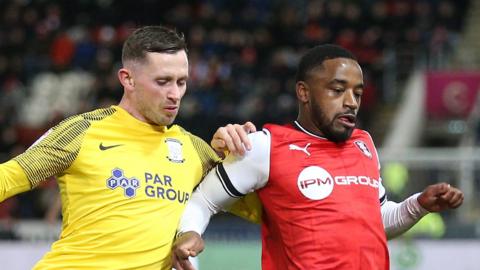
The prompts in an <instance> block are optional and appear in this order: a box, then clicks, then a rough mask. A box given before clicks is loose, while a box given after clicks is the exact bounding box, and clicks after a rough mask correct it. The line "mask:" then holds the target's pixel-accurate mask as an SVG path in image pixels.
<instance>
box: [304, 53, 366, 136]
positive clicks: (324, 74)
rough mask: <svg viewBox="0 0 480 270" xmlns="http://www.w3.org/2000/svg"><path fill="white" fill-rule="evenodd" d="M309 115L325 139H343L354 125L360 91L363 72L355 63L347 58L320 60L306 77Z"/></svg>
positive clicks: (349, 133) (361, 90)
mask: <svg viewBox="0 0 480 270" xmlns="http://www.w3.org/2000/svg"><path fill="white" fill-rule="evenodd" d="M306 84H307V86H308V87H309V89H310V91H309V94H310V95H309V99H310V103H309V106H310V118H311V120H312V122H313V124H314V125H315V127H316V128H317V129H318V131H320V133H321V134H322V135H323V136H324V137H326V138H327V139H329V140H331V141H334V142H343V141H346V140H347V139H348V138H350V136H351V135H352V132H353V129H354V128H355V124H356V119H357V117H356V116H357V112H358V109H359V107H360V101H361V96H362V94H363V74H362V69H361V68H360V66H359V65H358V63H357V62H356V61H354V60H352V59H348V58H335V59H329V60H326V61H324V62H323V65H322V66H321V67H318V68H316V69H313V70H312V71H310V72H309V76H307V80H306Z"/></svg>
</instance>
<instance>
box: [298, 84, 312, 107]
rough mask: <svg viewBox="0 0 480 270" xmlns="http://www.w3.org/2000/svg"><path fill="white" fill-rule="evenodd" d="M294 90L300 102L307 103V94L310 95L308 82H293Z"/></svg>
mask: <svg viewBox="0 0 480 270" xmlns="http://www.w3.org/2000/svg"><path fill="white" fill-rule="evenodd" d="M295 91H296V92H297V98H298V100H300V102H302V103H308V101H309V99H310V98H309V95H310V93H309V92H310V88H309V87H308V84H307V83H306V82H304V81H298V82H297V83H296V84H295Z"/></svg>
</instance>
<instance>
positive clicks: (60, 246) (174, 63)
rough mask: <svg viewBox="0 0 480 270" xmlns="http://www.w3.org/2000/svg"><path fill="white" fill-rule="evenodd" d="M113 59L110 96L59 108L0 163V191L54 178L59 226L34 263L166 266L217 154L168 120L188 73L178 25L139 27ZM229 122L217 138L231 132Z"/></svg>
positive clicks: (19, 189) (51, 265)
mask: <svg viewBox="0 0 480 270" xmlns="http://www.w3.org/2000/svg"><path fill="white" fill-rule="evenodd" d="M122 63H123V67H122V68H121V69H120V70H119V71H118V78H119V80H120V83H121V84H122V85H123V88H124V94H123V97H122V100H121V101H120V103H119V105H118V106H111V107H109V108H103V109H97V110H94V111H91V112H87V113H83V114H80V115H76V116H73V117H70V118H67V119H66V120H64V121H62V122H61V123H60V124H58V125H57V126H55V127H53V128H51V129H50V130H49V131H47V132H46V133H45V134H44V135H43V136H42V137H41V138H39V139H38V140H37V142H35V143H34V144H33V145H32V146H31V147H30V148H29V149H28V150H27V151H25V152H24V153H22V154H20V155H19V156H17V157H15V158H13V159H12V160H10V161H8V162H6V163H3V164H1V165H0V200H1V201H3V200H4V199H6V198H8V197H11V196H13V195H15V194H18V193H21V192H24V191H27V190H30V189H33V188H35V187H36V186H37V185H38V184H39V183H40V182H41V181H43V180H44V179H45V178H47V177H49V176H52V175H55V176H56V178H57V180H58V184H59V187H60V193H61V198H62V213H63V227H62V233H61V236H60V239H59V240H58V241H56V242H55V243H54V244H53V245H52V248H51V251H50V252H48V253H47V254H46V255H45V256H44V257H43V258H42V259H41V261H40V262H38V264H37V265H36V266H35V268H34V269H115V270H119V269H156V270H158V269H171V255H170V254H171V253H170V252H171V251H170V249H171V246H172V241H173V240H174V236H175V230H176V228H177V225H178V222H179V219H180V216H181V214H182V212H183V209H184V207H185V204H186V202H187V201H188V200H189V198H190V196H191V193H192V190H193V188H194V187H195V186H196V185H197V184H198V183H199V182H200V181H201V179H202V177H203V176H204V175H205V174H206V173H207V172H208V171H209V170H210V169H211V168H212V167H213V166H214V165H215V164H216V163H218V162H219V161H220V159H219V157H218V156H217V155H216V153H215V152H214V151H213V150H212V149H211V148H210V146H209V145H208V144H207V143H205V142H204V141H203V140H201V139H200V138H198V137H196V136H194V135H192V134H191V133H189V132H187V131H186V130H184V129H183V128H181V127H180V126H177V125H172V126H170V125H171V124H172V123H173V121H174V119H175V116H176V115H177V112H178V109H179V106H180V100H181V99H182V97H183V95H184V94H185V91H186V82H187V79H188V59H187V53H186V45H185V40H184V38H183V35H181V34H179V33H177V32H175V31H173V30H170V29H167V28H165V27H162V26H146V27H142V28H139V29H137V30H136V31H135V32H133V33H132V34H131V35H130V36H129V37H128V39H127V40H126V41H125V43H124V46H123V51H122ZM168 126H170V127H168ZM252 126H253V125H252V124H251V123H248V124H246V125H244V126H239V125H236V128H238V127H241V128H245V129H249V128H252ZM230 127H231V125H230ZM253 128H254V127H253ZM231 130H233V132H231V133H230V134H229V133H228V132H226V133H223V135H224V136H225V137H223V139H224V140H225V141H229V140H230V141H231V139H232V137H231V136H236V138H235V139H237V140H238V138H239V137H238V134H236V133H235V129H234V128H233V129H231ZM219 136H222V134H220V135H219Z"/></svg>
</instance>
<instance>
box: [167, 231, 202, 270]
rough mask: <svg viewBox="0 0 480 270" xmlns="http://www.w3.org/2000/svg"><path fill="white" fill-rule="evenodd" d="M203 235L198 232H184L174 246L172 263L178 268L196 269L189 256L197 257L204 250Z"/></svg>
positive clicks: (179, 269) (182, 269) (181, 269)
mask: <svg viewBox="0 0 480 270" xmlns="http://www.w3.org/2000/svg"><path fill="white" fill-rule="evenodd" d="M203 248H204V243H203V239H202V237H201V236H200V235H199V234H198V233H196V232H186V233H182V234H181V235H180V236H179V237H177V239H175V242H174V243H173V247H172V264H173V268H175V269H177V270H195V267H193V265H192V263H191V262H190V261H189V260H188V257H195V256H197V255H198V254H200V252H202V251H203Z"/></svg>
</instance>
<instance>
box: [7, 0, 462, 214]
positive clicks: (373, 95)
mask: <svg viewBox="0 0 480 270" xmlns="http://www.w3.org/2000/svg"><path fill="white" fill-rule="evenodd" d="M467 8H468V0H458V1H454V0H440V1H435V0H418V1H415V0H399V1H393V0H391V1H380V0H361V1H353V0H351V1H347V0H345V1H326V0H311V1H308V0H296V1H286V0H283V1H282V0H271V1H268V0H236V1H221V0H211V1H207V0H204V1H155V0H137V1H113V0H79V1H49V0H11V1H8V0H3V1H0V14H1V16H0V105H1V106H0V132H1V133H0V158H1V161H2V162H3V161H5V160H7V159H9V158H11V157H13V156H15V155H16V154H18V153H20V152H22V151H24V150H25V149H26V148H27V147H28V146H29V145H31V144H32V143H33V142H34V141H35V139H36V138H38V137H39V136H40V135H41V134H42V133H43V132H45V131H46V130H47V129H48V128H49V127H51V126H52V125H54V124H56V123H58V121H60V120H62V119H63V118H65V117H67V116H70V115H72V114H76V113H80V112H84V111H88V110H91V109H93V108H96V107H105V106H109V105H112V104H116V103H118V101H119V100H120V98H121V96H122V88H121V87H120V84H119V83H118V80H117V75H116V71H117V69H118V68H119V67H120V65H121V63H120V54H121V45H122V42H123V41H124V39H125V37H126V36H127V35H128V34H129V33H130V32H131V31H132V30H133V29H134V28H135V27H136V26H139V25H150V24H164V25H168V26H171V27H174V28H176V29H177V30H179V31H182V32H183V33H184V34H185V36H186V39H187V42H188V47H189V52H188V54H189V59H190V68H191V72H190V79H189V82H188V91H187V94H186V96H185V97H184V99H183V101H182V108H181V110H180V115H179V117H178V121H177V122H178V123H179V124H181V125H182V126H184V127H185V128H187V129H188V130H190V131H192V132H193V133H195V134H198V135H200V136H201V137H203V138H204V139H206V140H207V141H209V138H210V136H211V134H213V132H214V131H215V129H216V128H217V127H219V126H221V125H224V124H226V123H231V122H236V123H238V122H244V121H246V120H250V121H253V122H254V123H255V124H256V125H257V127H260V126H261V125H262V124H263V123H265V122H274V123H285V122H287V121H290V120H292V119H294V118H295V117H296V110H297V104H296V99H295V96H294V74H295V67H296V65H297V62H298V60H299V57H300V56H301V55H302V53H303V52H304V51H305V50H306V49H308V48H310V47H312V46H314V45H316V44H321V43H336V44H339V45H341V46H343V47H345V48H347V49H349V50H351V51H352V52H353V53H354V54H355V55H356V56H357V57H358V60H359V62H360V64H361V66H362V67H363V69H364V70H363V71H364V76H365V79H366V86H367V91H366V92H365V95H364V97H363V100H362V109H361V115H360V125H361V126H362V127H364V128H368V126H369V123H370V121H369V120H370V117H369V116H371V115H372V114H373V113H375V111H376V109H377V108H378V106H381V105H382V104H384V103H385V102H386V101H388V102H391V100H387V96H388V95H387V94H386V93H387V91H388V89H385V83H384V81H385V69H386V65H388V64H389V61H388V57H387V55H386V54H387V52H392V51H393V52H396V53H397V54H396V55H400V57H404V56H405V57H413V58H415V57H419V56H422V57H425V58H426V59H427V61H428V60H429V59H428V58H431V59H430V61H437V60H438V59H440V58H439V57H437V56H438V55H444V54H448V53H451V52H452V51H453V49H454V47H455V44H456V42H457V40H458V35H459V34H460V32H461V30H462V24H463V18H464V16H465V12H466V10H467ZM410 62H411V63H412V64H414V62H415V61H410ZM402 68H403V71H404V72H405V73H408V72H409V70H410V68H412V66H406V67H405V66H404V67H402ZM45 185H46V189H43V190H40V191H35V192H31V193H26V194H23V195H20V196H17V197H16V198H13V199H10V200H9V201H7V202H5V203H2V204H1V205H0V219H1V218H5V217H10V216H11V215H12V213H15V214H14V215H15V217H17V218H39V217H42V216H43V215H44V214H45V211H46V205H50V204H51V203H52V198H54V196H51V194H52V193H54V192H55V190H54V187H55V184H54V182H52V181H49V182H46V184H45ZM51 187H53V188H51ZM45 190H47V191H45ZM51 190H53V192H51Z"/></svg>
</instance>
